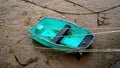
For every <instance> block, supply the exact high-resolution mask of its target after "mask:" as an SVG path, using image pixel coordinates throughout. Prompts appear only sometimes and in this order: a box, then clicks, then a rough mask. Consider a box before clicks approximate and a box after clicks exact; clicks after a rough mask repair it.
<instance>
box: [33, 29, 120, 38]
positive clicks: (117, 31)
mask: <svg viewBox="0 0 120 68" xmlns="http://www.w3.org/2000/svg"><path fill="white" fill-rule="evenodd" d="M119 32H120V30H116V31H107V32H98V33H90V34H76V35H65V36H56V37H71V36H72V37H75V36H85V35H93V34H95V35H100V34H110V33H119ZM34 35H36V34H34ZM37 36H38V35H37ZM43 37H47V38H48V36H43ZM49 37H54V36H49Z"/></svg>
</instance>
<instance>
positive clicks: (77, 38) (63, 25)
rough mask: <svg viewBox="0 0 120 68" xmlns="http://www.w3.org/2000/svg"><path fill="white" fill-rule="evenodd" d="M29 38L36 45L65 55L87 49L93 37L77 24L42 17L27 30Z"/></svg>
mask: <svg viewBox="0 0 120 68" xmlns="http://www.w3.org/2000/svg"><path fill="white" fill-rule="evenodd" d="M29 33H30V36H31V38H32V39H33V40H35V41H37V42H38V43H40V44H42V45H44V46H47V47H49V48H51V49H55V50H58V51H63V52H67V53H72V52H76V51H78V50H80V49H86V48H88V47H89V46H90V45H91V44H92V42H93V40H94V38H95V35H94V34H93V33H92V32H91V31H89V30H88V29H86V28H84V27H83V26H81V25H79V24H75V23H72V22H69V21H65V20H61V19H56V18H51V17H43V18H42V19H41V20H39V21H38V22H37V23H36V24H35V25H34V26H33V27H31V28H30V29H29Z"/></svg>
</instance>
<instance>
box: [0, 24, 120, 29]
mask: <svg viewBox="0 0 120 68" xmlns="http://www.w3.org/2000/svg"><path fill="white" fill-rule="evenodd" d="M0 26H1V27H0V28H5V27H10V28H23V29H29V28H31V26H26V27H21V26H13V25H4V24H0ZM44 28H45V27H44ZM45 29H51V30H53V29H55V28H45ZM63 29H75V30H78V29H93V30H96V29H97V30H102V29H105V30H109V29H110V30H119V29H120V27H117V28H113V27H111V28H110V27H109V28H82V27H81V28H63Z"/></svg>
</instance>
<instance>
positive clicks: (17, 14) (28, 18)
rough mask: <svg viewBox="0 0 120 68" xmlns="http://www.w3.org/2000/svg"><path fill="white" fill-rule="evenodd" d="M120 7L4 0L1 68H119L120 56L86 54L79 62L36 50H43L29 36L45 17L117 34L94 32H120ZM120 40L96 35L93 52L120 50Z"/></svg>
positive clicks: (104, 0)
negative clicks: (36, 24)
mask: <svg viewBox="0 0 120 68" xmlns="http://www.w3.org/2000/svg"><path fill="white" fill-rule="evenodd" d="M119 5H120V1H119V0H0V68H119V65H120V57H119V56H120V53H119V52H109V53H86V54H83V55H82V56H81V57H80V60H77V59H76V58H75V55H72V54H71V55H70V54H69V55H68V54H63V53H61V52H55V51H47V50H42V49H36V48H32V46H33V47H43V46H42V45H40V44H38V43H37V42H35V41H33V40H32V39H31V38H30V37H29V33H28V29H29V28H30V27H32V26H33V25H34V24H35V23H36V22H37V21H38V20H39V19H40V18H41V17H43V16H49V17H55V18H59V19H64V20H68V21H71V22H75V23H78V24H81V25H82V26H84V27H86V28H88V29H89V30H91V31H92V32H93V33H96V32H103V31H104V32H106V31H113V30H110V29H109V30H108V29H90V28H120V22H119V21H120V7H119ZM96 12H100V15H99V20H100V24H101V25H100V26H98V24H97V19H98V17H97V13H96ZM114 30H117V29H114ZM119 36H120V33H119V32H118V33H110V34H101V35H96V38H95V40H94V42H93V44H92V47H91V48H93V49H107V48H113V49H120V42H119V40H120V37H119ZM16 57H17V59H16ZM18 61H19V62H20V63H21V64H20V63H19V62H18ZM24 64H26V65H24Z"/></svg>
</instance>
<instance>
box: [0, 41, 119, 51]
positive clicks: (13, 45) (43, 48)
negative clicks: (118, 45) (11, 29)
mask: <svg viewBox="0 0 120 68" xmlns="http://www.w3.org/2000/svg"><path fill="white" fill-rule="evenodd" d="M0 44H2V45H6V46H9V47H12V48H13V49H14V48H22V49H24V48H25V49H27V50H33V48H35V49H39V50H41V51H56V52H57V51H60V50H59V49H58V48H54V49H56V50H53V48H46V47H35V46H28V45H17V44H16V45H15V44H12V45H10V43H7V44H5V43H0ZM2 45H1V46H2ZM57 49H58V50H57ZM64 50H66V51H69V50H70V51H73V52H120V49H110V48H108V49H77V50H76V49H64Z"/></svg>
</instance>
